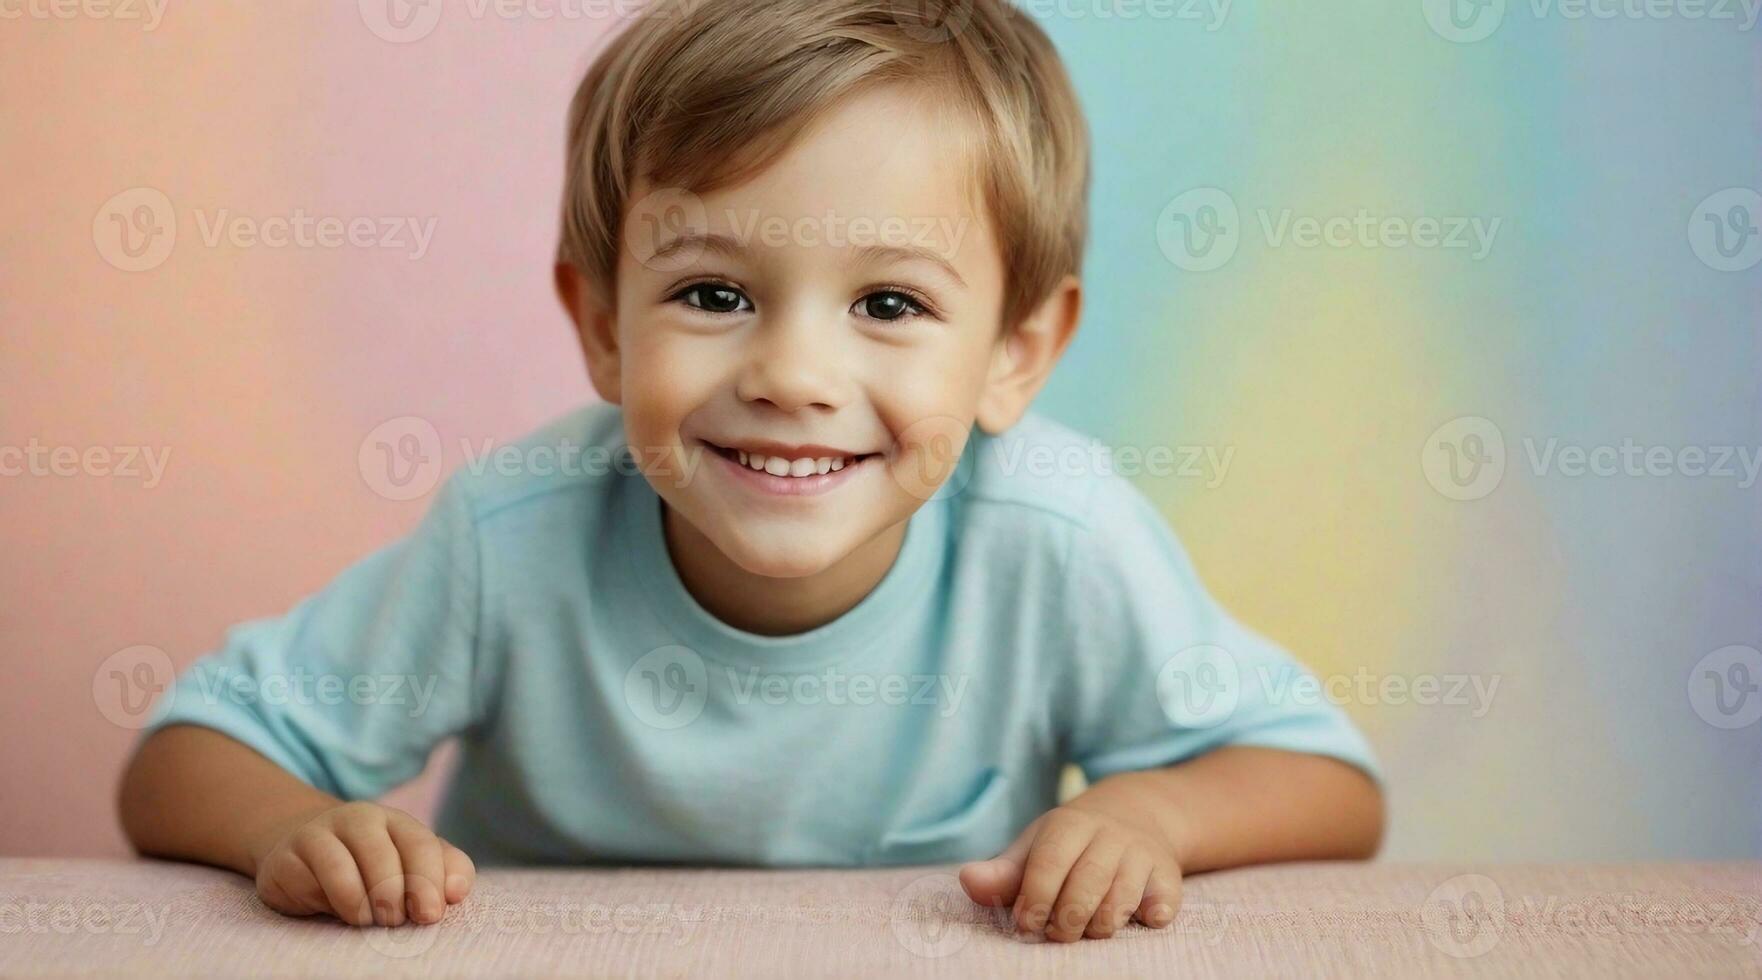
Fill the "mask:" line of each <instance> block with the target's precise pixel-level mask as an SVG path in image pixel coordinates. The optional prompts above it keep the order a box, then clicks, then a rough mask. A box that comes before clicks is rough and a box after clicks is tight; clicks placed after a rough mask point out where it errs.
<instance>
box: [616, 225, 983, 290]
mask: <svg viewBox="0 0 1762 980" xmlns="http://www.w3.org/2000/svg"><path fill="white" fill-rule="evenodd" d="M692 249H697V250H700V251H704V252H715V253H717V254H719V255H725V256H728V257H730V258H738V257H740V256H742V255H744V254H746V251H747V249H746V246H745V245H743V244H741V241H740V239H738V238H735V237H734V236H732V235H722V234H704V233H699V232H688V233H686V234H683V235H676V236H674V237H673V238H670V239H668V240H667V242H666V243H665V244H663V245H662V246H661V247H660V248H657V249H655V251H654V253H653V254H652V255H650V256H649V257H648V258H647V259H646V260H644V261H645V262H655V261H659V260H661V259H670V258H673V257H674V256H676V255H679V254H680V253H682V252H687V251H689V250H692ZM856 254H857V260H858V261H859V262H925V263H929V264H930V265H933V266H935V267H937V268H938V269H941V270H942V272H943V274H944V275H946V276H948V277H949V278H950V279H952V280H954V282H955V284H956V285H958V286H959V287H960V288H962V289H966V288H967V281H966V280H965V279H963V278H962V277H961V274H960V273H959V272H957V271H955V268H954V266H953V265H952V264H951V263H950V262H949V261H948V260H947V259H945V258H943V257H942V256H941V255H939V254H937V252H936V250H935V249H932V248H926V247H924V246H922V245H859V246H857V248H856Z"/></svg>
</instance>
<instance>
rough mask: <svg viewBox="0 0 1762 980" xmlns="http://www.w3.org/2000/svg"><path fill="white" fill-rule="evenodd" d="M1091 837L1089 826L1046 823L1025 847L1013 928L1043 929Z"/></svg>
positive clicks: (1093, 833)
mask: <svg viewBox="0 0 1762 980" xmlns="http://www.w3.org/2000/svg"><path fill="white" fill-rule="evenodd" d="M1094 836H1095V828H1094V826H1093V825H1091V824H1078V825H1077V826H1076V827H1072V826H1071V825H1070V824H1063V823H1058V822H1056V821H1051V820H1049V821H1047V822H1046V823H1045V824H1044V825H1043V826H1041V828H1040V832H1039V833H1038V834H1036V835H1035V837H1034V843H1033V844H1032V845H1031V846H1030V847H1029V848H1028V860H1027V866H1026V867H1025V868H1024V869H1023V871H1022V891H1021V894H1019V895H1017V896H1016V905H1015V919H1016V928H1018V929H1021V930H1022V931H1024V932H1039V931H1040V930H1042V929H1044V928H1046V920H1047V919H1048V918H1049V917H1050V916H1051V915H1052V903H1053V901H1054V900H1055V899H1057V898H1058V890H1059V888H1060V887H1061V886H1063V885H1064V883H1065V876H1066V875H1067V874H1069V873H1070V870H1071V865H1072V864H1073V863H1075V862H1076V860H1077V857H1078V856H1079V855H1081V854H1082V853H1083V850H1084V849H1085V848H1087V847H1088V846H1089V841H1090V839H1091V838H1093V837H1094Z"/></svg>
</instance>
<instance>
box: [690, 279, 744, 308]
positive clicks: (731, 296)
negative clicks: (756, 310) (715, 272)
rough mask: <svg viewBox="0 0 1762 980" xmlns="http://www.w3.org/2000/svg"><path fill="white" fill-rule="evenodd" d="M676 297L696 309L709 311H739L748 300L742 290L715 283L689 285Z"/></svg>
mask: <svg viewBox="0 0 1762 980" xmlns="http://www.w3.org/2000/svg"><path fill="white" fill-rule="evenodd" d="M674 299H677V300H680V301H681V302H683V303H685V305H686V306H689V307H691V308H692V309H694V310H703V311H705V312H707V313H737V312H740V310H741V307H742V305H743V304H746V302H747V300H746V297H745V296H743V295H741V292H740V290H738V289H732V288H730V287H728V286H718V285H716V284H714V283H699V284H698V285H696V286H690V287H687V288H686V289H683V290H681V291H680V292H679V294H678V295H677V296H675V297H674Z"/></svg>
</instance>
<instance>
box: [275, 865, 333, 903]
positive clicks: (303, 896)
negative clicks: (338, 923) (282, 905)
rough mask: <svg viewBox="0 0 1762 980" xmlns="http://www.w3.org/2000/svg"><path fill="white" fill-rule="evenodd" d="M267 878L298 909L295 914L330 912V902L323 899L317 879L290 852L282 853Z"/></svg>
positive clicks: (310, 870) (322, 888) (322, 891)
mask: <svg viewBox="0 0 1762 980" xmlns="http://www.w3.org/2000/svg"><path fill="white" fill-rule="evenodd" d="M269 877H270V879H271V880H272V881H273V882H274V884H275V886H276V887H277V888H280V889H281V893H282V894H283V895H285V896H287V898H288V899H290V900H291V901H292V902H293V903H294V904H295V905H296V906H297V907H299V909H300V910H301V911H300V912H299V913H297V914H299V915H311V914H313V913H315V912H329V911H330V900H329V899H328V898H326V897H325V894H324V887H323V886H322V885H320V884H319V883H318V877H317V876H316V875H314V874H313V873H312V869H311V868H308V867H307V866H306V862H305V861H302V860H300V857H299V855H297V854H294V853H293V852H292V851H287V852H284V856H283V857H282V858H281V859H279V860H277V861H276V862H275V864H274V865H273V868H272V871H271V873H270V875H269Z"/></svg>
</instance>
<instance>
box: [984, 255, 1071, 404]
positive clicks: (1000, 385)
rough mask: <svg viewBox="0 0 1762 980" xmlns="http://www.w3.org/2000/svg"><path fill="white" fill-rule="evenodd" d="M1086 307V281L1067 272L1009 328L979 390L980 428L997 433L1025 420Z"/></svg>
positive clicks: (999, 340)
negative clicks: (1084, 302)
mask: <svg viewBox="0 0 1762 980" xmlns="http://www.w3.org/2000/svg"><path fill="white" fill-rule="evenodd" d="M1082 312H1083V286H1082V284H1081V283H1079V282H1078V281H1077V277H1076V276H1066V277H1065V278H1064V279H1063V280H1062V281H1060V282H1059V284H1058V285H1057V286H1055V287H1053V290H1052V292H1051V293H1050V294H1048V295H1047V297H1046V299H1044V300H1042V301H1041V303H1040V305H1039V306H1037V307H1035V308H1034V310H1033V311H1032V312H1030V313H1029V314H1028V315H1027V317H1025V318H1024V319H1023V320H1022V322H1021V323H1020V324H1018V325H1017V326H1016V327H1015V328H1014V329H1010V328H1008V327H1006V328H1005V330H1004V335H1003V336H1002V337H1000V338H998V341H997V349H996V350H995V351H994V352H993V353H992V355H991V371H990V373H989V374H988V375H987V376H986V379H985V390H984V391H983V392H982V393H981V394H980V396H979V411H978V414H977V416H976V421H977V422H978V423H979V428H981V429H983V430H984V431H985V432H987V433H989V434H991V435H997V434H999V433H1001V432H1003V431H1004V430H1005V429H1008V428H1009V427H1010V426H1012V425H1015V424H1016V423H1017V422H1019V421H1021V419H1022V416H1023V415H1024V414H1025V413H1026V412H1027V411H1028V405H1029V403H1031V402H1032V401H1033V400H1034V396H1035V395H1037V394H1039V393H1040V389H1041V387H1042V386H1044V385H1045V384H1046V379H1047V378H1048V377H1050V376H1051V375H1052V369H1053V367H1054V366H1055V365H1057V364H1058V359H1059V358H1060V357H1062V356H1063V355H1064V352H1065V348H1066V347H1069V346H1070V344H1071V338H1072V337H1075V336H1076V335H1077V320H1078V319H1079V318H1080V317H1081V316H1082Z"/></svg>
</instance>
